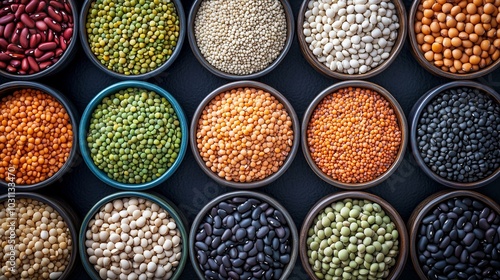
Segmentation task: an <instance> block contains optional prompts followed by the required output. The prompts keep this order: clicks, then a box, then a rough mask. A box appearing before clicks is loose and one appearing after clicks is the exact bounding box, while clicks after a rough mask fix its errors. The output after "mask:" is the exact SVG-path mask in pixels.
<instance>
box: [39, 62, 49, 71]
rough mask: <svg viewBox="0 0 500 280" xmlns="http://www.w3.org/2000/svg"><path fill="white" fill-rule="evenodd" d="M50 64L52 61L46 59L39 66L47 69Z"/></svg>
mask: <svg viewBox="0 0 500 280" xmlns="http://www.w3.org/2000/svg"><path fill="white" fill-rule="evenodd" d="M50 65H52V61H50V60H48V61H44V62H42V63H40V64H39V65H38V66H39V67H40V69H42V70H43V69H46V68H47V67H49V66H50Z"/></svg>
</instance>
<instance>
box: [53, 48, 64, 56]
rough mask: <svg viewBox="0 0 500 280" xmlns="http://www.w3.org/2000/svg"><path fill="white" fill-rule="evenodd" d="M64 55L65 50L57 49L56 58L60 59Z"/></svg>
mask: <svg viewBox="0 0 500 280" xmlns="http://www.w3.org/2000/svg"><path fill="white" fill-rule="evenodd" d="M63 53H64V50H63V49H61V48H59V49H56V52H55V54H56V57H60V56H61V55H62V54H63Z"/></svg>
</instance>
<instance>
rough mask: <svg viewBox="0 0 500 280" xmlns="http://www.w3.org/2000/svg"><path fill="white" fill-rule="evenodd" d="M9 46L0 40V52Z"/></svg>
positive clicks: (5, 41) (3, 40)
mask: <svg viewBox="0 0 500 280" xmlns="http://www.w3.org/2000/svg"><path fill="white" fill-rule="evenodd" d="M8 45H9V42H7V40H5V39H4V38H0V50H3V51H5V50H7V46H8Z"/></svg>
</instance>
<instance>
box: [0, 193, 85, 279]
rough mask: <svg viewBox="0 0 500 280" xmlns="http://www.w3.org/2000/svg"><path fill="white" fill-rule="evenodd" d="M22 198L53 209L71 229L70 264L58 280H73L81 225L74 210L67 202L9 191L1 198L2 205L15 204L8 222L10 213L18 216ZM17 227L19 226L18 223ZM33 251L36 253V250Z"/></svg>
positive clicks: (8, 213) (8, 210) (9, 209)
mask: <svg viewBox="0 0 500 280" xmlns="http://www.w3.org/2000/svg"><path fill="white" fill-rule="evenodd" d="M21 198H25V199H32V200H36V201H39V202H43V203H44V204H46V205H48V206H50V207H52V208H53V209H54V210H55V211H56V212H57V213H58V214H59V215H60V216H61V217H62V218H63V221H64V222H65V223H66V226H67V227H68V229H69V232H70V235H71V242H72V244H71V252H70V258H69V263H68V265H67V266H66V269H65V270H64V271H63V272H62V274H61V276H59V277H58V278H57V279H58V280H63V279H71V278H72V277H71V272H72V270H73V267H74V266H75V262H76V259H77V256H78V230H77V228H76V225H79V224H80V219H79V218H78V216H77V215H76V213H75V212H74V211H73V209H72V208H71V207H70V206H69V204H67V203H66V202H65V201H62V200H59V199H56V198H53V197H49V196H46V195H41V194H37V193H31V192H16V191H15V189H14V190H10V189H9V193H7V194H4V195H1V196H0V203H3V202H5V201H7V203H8V204H11V203H13V204H14V205H13V207H11V205H8V208H7V213H6V214H7V220H9V218H8V217H9V215H11V213H10V211H14V213H13V215H17V214H18V212H17V211H19V208H18V207H19V206H18V203H19V202H18V201H19V199H21ZM16 225H18V223H17V222H16ZM16 229H17V227H16ZM33 250H34V251H35V249H33ZM16 259H17V258H16ZM4 260H6V259H4ZM4 264H5V263H4ZM18 269H19V267H18Z"/></svg>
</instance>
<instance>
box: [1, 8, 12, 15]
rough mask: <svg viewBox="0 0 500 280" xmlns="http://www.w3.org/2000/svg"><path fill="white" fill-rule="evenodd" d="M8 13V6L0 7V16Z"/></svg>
mask: <svg viewBox="0 0 500 280" xmlns="http://www.w3.org/2000/svg"><path fill="white" fill-rule="evenodd" d="M8 13H10V8H9V7H5V8H2V9H0V17H3V16H5V15H6V14H8Z"/></svg>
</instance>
